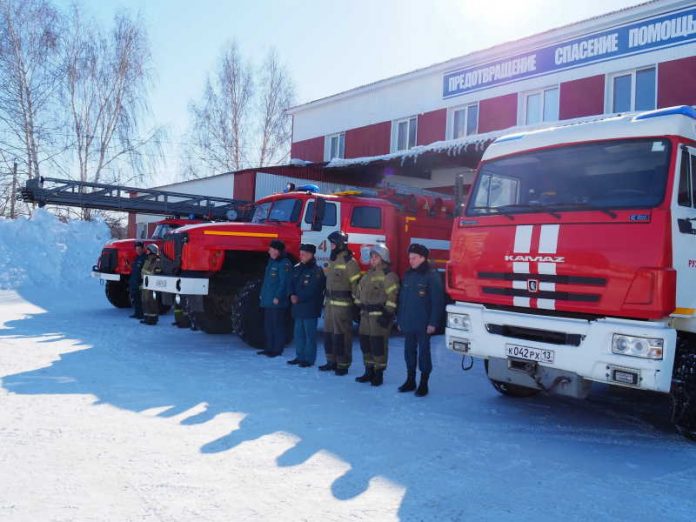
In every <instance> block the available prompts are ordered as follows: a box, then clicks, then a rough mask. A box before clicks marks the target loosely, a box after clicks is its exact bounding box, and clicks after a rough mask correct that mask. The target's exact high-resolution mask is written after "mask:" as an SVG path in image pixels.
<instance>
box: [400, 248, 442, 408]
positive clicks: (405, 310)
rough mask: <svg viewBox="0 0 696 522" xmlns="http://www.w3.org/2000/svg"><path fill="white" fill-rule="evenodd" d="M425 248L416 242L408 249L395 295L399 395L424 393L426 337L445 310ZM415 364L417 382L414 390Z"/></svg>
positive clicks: (427, 372)
mask: <svg viewBox="0 0 696 522" xmlns="http://www.w3.org/2000/svg"><path fill="white" fill-rule="evenodd" d="M428 255H429V251H428V249H427V248H426V247H425V246H423V245H421V244H418V243H414V244H412V245H411V246H410V247H408V263H409V265H410V266H411V268H410V269H409V270H408V271H407V272H406V274H404V279H403V281H402V282H401V292H400V294H399V307H398V310H399V311H398V318H397V320H398V324H399V329H400V330H401V331H402V332H403V333H404V336H405V340H404V348H405V350H404V356H405V358H406V369H407V372H408V374H407V377H406V382H404V383H403V384H402V385H401V386H400V387H399V391H400V392H410V391H413V390H416V396H418V397H424V396H425V395H427V394H428V379H429V377H430V372H431V371H432V369H433V363H432V359H431V357H430V336H431V335H433V334H434V333H435V331H436V330H437V327H438V325H439V324H440V321H441V320H442V313H443V310H444V307H445V294H444V291H443V288H442V280H441V279H440V274H438V272H437V271H436V270H435V269H433V268H432V267H431V266H430V263H429V262H428ZM416 361H418V366H419V367H420V371H421V379H420V383H419V384H418V389H416Z"/></svg>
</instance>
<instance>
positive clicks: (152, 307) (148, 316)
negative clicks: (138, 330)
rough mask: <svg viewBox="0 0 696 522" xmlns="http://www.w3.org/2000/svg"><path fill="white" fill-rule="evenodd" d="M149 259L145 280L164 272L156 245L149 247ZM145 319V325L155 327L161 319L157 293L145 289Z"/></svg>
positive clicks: (147, 260) (144, 273)
mask: <svg viewBox="0 0 696 522" xmlns="http://www.w3.org/2000/svg"><path fill="white" fill-rule="evenodd" d="M145 250H146V251H147V259H145V264H144V265H143V269H142V275H143V279H145V278H146V277H147V276H149V275H153V274H159V273H161V272H162V263H161V260H160V257H159V247H158V246H157V245H155V244H154V243H151V244H149V245H147V248H146V249H145ZM142 294H143V297H142V299H143V319H142V321H140V322H141V323H144V324H149V325H155V324H157V320H158V319H159V303H157V298H156V297H155V292H153V291H152V290H146V289H143V291H142Z"/></svg>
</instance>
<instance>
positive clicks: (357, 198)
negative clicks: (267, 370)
mask: <svg viewBox="0 0 696 522" xmlns="http://www.w3.org/2000/svg"><path fill="white" fill-rule="evenodd" d="M316 190H317V189H316V187H299V188H297V189H294V188H293V187H291V190H289V191H287V192H285V193H282V194H274V195H272V196H269V197H266V198H263V199H261V200H259V201H257V202H256V204H255V210H254V213H253V216H252V218H251V221H250V222H248V223H215V224H202V225H189V226H185V227H181V228H179V229H177V230H175V231H173V232H172V233H170V234H169V235H167V237H166V238H165V240H164V246H163V248H162V264H163V272H164V275H160V276H149V277H147V278H145V280H144V286H145V288H148V289H151V290H153V291H156V292H158V293H160V294H164V297H163V302H165V303H167V302H171V300H178V302H179V303H180V304H181V305H182V307H184V308H185V309H186V310H187V311H188V312H189V314H190V315H192V317H193V319H194V322H195V323H196V325H197V326H198V327H199V328H200V329H201V330H203V331H205V332H208V333H228V332H236V333H237V334H238V335H239V336H240V337H241V338H242V339H243V340H244V341H245V342H246V343H247V344H250V345H252V346H260V345H261V344H262V342H263V314H262V313H261V310H260V308H259V292H260V288H261V282H262V277H263V271H264V268H265V265H266V262H267V259H268V245H269V243H270V241H271V240H273V239H280V240H282V241H283V242H284V243H285V245H286V249H287V252H288V255H289V256H290V258H291V259H292V260H293V261H295V260H297V258H298V257H299V249H300V244H301V243H311V244H314V245H315V246H316V247H317V254H316V257H317V262H318V263H319V264H320V266H321V265H323V264H324V263H326V262H327V261H328V258H329V255H330V250H331V249H330V246H329V242H328V240H327V236H328V235H329V234H330V233H331V232H334V231H336V230H343V231H344V232H346V233H347V234H348V244H349V248H350V249H351V250H352V251H353V253H354V255H355V257H356V259H358V260H360V263H361V265H362V267H363V268H364V269H366V268H367V263H368V255H367V254H369V246H370V245H374V244H375V243H376V242H377V241H384V242H386V244H387V246H388V247H389V249H390V250H391V252H392V258H393V259H394V260H395V263H394V266H393V268H394V270H395V271H397V273H398V274H399V275H402V274H403V273H404V272H405V270H406V269H407V266H408V259H407V256H406V250H407V248H408V246H409V245H410V244H411V243H412V242H418V243H422V244H425V245H426V246H427V247H429V248H430V249H431V251H432V260H433V262H434V263H435V265H436V266H437V267H439V268H440V269H441V270H442V271H443V272H444V267H445V263H446V261H447V259H448V253H449V235H450V231H451V228H452V219H453V211H454V201H453V200H452V199H448V198H443V197H442V195H439V194H437V193H427V191H419V193H418V194H415V193H410V194H399V193H397V192H396V191H395V190H393V189H391V190H390V189H386V190H380V191H377V192H372V193H369V194H368V193H366V192H365V191H362V192H361V191H350V192H344V193H338V194H330V195H329V194H326V195H324V194H319V193H317V192H316Z"/></svg>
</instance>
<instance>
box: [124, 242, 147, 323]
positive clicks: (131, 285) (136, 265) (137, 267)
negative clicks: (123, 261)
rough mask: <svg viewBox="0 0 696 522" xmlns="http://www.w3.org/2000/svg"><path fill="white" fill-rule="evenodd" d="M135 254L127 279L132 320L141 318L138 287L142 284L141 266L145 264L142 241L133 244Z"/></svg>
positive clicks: (141, 300)
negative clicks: (131, 305) (131, 306)
mask: <svg viewBox="0 0 696 522" xmlns="http://www.w3.org/2000/svg"><path fill="white" fill-rule="evenodd" d="M135 253H136V258H135V259H134V260H133V264H132V265H131V275H130V278H129V279H128V294H129V295H130V298H131V303H132V304H133V314H132V315H131V317H132V318H134V319H142V318H143V299H142V294H141V293H140V285H141V284H142V282H143V275H142V271H143V265H144V264H145V259H146V258H147V254H146V253H145V249H144V248H143V242H142V241H136V242H135Z"/></svg>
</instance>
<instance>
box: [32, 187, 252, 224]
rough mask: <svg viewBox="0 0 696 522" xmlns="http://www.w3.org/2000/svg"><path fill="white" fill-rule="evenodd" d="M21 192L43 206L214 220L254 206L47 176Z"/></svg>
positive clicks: (179, 193)
mask: <svg viewBox="0 0 696 522" xmlns="http://www.w3.org/2000/svg"><path fill="white" fill-rule="evenodd" d="M21 195H22V200H23V201H25V202H27V203H36V204H38V205H39V207H43V206H45V205H61V206H70V207H80V208H87V209H95V210H109V211H116V212H135V213H138V214H153V215H163V216H176V217H188V218H191V219H209V220H214V221H216V220H230V221H234V220H236V219H239V218H240V217H241V216H242V215H243V214H245V213H246V212H247V211H248V210H249V209H250V208H251V203H250V202H248V201H241V200H237V199H230V198H219V197H211V196H198V195H194V194H185V193H183V192H171V191H166V190H157V189H144V188H136V187H127V186H123V185H109V184H105V183H89V182H84V181H75V180H68V179H57V178H45V177H40V178H33V179H30V180H29V181H27V183H26V185H25V187H24V188H23V189H22V193H21Z"/></svg>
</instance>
